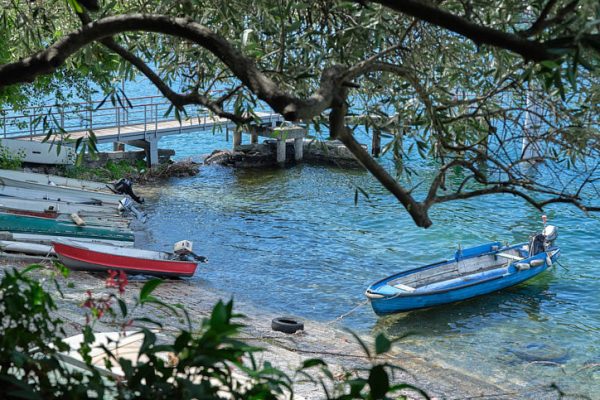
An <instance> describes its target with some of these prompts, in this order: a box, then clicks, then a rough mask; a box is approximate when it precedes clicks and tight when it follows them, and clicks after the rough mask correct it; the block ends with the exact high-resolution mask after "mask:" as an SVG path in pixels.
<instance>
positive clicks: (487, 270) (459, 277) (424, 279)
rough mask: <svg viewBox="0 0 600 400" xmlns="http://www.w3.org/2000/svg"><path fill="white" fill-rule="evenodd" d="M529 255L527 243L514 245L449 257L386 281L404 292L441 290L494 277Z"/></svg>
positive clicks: (505, 271)
mask: <svg viewBox="0 0 600 400" xmlns="http://www.w3.org/2000/svg"><path fill="white" fill-rule="evenodd" d="M526 256H527V246H524V247H511V248H508V249H504V250H502V251H500V252H498V253H494V254H483V255H480V256H475V257H470V258H466V259H460V260H458V261H452V260H451V261H448V263H447V264H444V265H441V266H438V267H434V268H428V269H424V270H420V271H415V272H414V273H412V274H408V275H404V276H401V277H398V278H396V279H393V280H390V281H389V282H387V285H388V286H392V287H394V288H396V289H400V290H401V291H403V292H407V293H410V292H414V291H429V290H442V289H445V288H450V287H454V286H460V285H462V284H465V283H468V282H469V281H477V280H482V279H486V278H493V277H497V276H501V275H504V274H506V273H508V268H509V266H510V265H511V264H512V263H515V262H519V261H521V260H523V259H525V257H526Z"/></svg>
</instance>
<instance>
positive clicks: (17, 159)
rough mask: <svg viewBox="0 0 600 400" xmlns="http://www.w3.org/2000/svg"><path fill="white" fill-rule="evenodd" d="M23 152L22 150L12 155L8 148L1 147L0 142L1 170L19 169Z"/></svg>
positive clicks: (23, 155)
mask: <svg viewBox="0 0 600 400" xmlns="http://www.w3.org/2000/svg"><path fill="white" fill-rule="evenodd" d="M24 158H25V152H24V151H23V150H20V151H18V152H17V153H13V152H12V151H11V150H10V149H9V148H7V147H6V146H3V145H2V141H1V140H0V168H1V169H19V168H21V165H22V164H23V159H24Z"/></svg>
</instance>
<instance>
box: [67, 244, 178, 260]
mask: <svg viewBox="0 0 600 400" xmlns="http://www.w3.org/2000/svg"><path fill="white" fill-rule="evenodd" d="M57 242H63V243H64V244H66V245H69V246H74V247H78V248H81V249H86V250H90V251H97V252H100V253H106V254H111V255H115V256H124V257H134V258H145V259H150V260H171V258H170V253H165V252H161V251H153V250H144V249H133V248H131V247H121V246H111V245H105V244H99V243H82V242H77V243H74V242H72V241H68V240H64V241H57Z"/></svg>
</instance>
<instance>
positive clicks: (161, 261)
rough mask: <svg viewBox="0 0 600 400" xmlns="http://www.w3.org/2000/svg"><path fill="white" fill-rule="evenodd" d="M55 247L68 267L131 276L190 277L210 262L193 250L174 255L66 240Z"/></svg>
mask: <svg viewBox="0 0 600 400" xmlns="http://www.w3.org/2000/svg"><path fill="white" fill-rule="evenodd" d="M188 243H189V242H188ZM53 246H54V251H55V253H56V255H57V256H58V258H59V260H60V261H61V262H62V263H63V264H64V265H65V266H66V267H68V268H71V269H78V270H86V271H107V270H120V271H124V272H127V273H131V274H147V275H159V276H173V277H190V276H192V275H194V273H195V272H196V268H197V266H198V262H199V261H200V262H202V261H205V260H206V259H205V258H204V257H198V256H196V255H194V254H193V253H191V248H190V250H189V251H181V250H179V251H178V253H179V254H174V253H166V252H162V251H152V250H142V249H131V248H122V247H118V246H109V245H102V244H96V243H81V242H77V241H65V240H59V241H55V242H53Z"/></svg>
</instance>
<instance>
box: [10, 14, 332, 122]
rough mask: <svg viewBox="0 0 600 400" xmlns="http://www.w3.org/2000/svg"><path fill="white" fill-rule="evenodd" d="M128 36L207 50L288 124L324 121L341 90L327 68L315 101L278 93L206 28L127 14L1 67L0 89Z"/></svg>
mask: <svg viewBox="0 0 600 400" xmlns="http://www.w3.org/2000/svg"><path fill="white" fill-rule="evenodd" d="M129 31H144V32H154V33H163V34H167V35H172V36H177V37H181V38H184V39H187V40H190V41H191V42H193V43H196V44H198V45H200V46H202V47H204V48H205V49H207V50H208V51H210V52H211V53H213V54H214V55H215V56H216V57H218V58H219V59H220V60H221V61H222V62H223V63H224V64H225V65H227V67H228V68H229V69H230V70H231V71H232V72H233V74H234V75H235V76H236V77H237V78H238V79H239V80H240V81H241V82H242V83H243V84H244V85H245V86H246V87H248V88H249V89H250V90H251V91H252V92H253V93H254V94H255V95H256V96H257V97H258V98H259V99H261V100H263V101H265V102H266V103H268V104H269V105H270V106H271V107H272V108H273V109H274V110H275V111H277V112H279V113H280V114H282V115H283V116H284V118H286V119H287V120H291V121H295V120H299V119H310V118H312V117H314V116H316V115H319V114H320V113H321V112H322V111H324V110H325V109H327V108H328V107H329V105H330V102H331V99H332V93H333V92H334V90H335V88H336V87H337V86H339V84H340V82H339V76H340V73H341V71H342V70H343V67H341V66H333V67H330V68H327V69H325V70H324V71H323V75H322V78H321V85H320V87H319V88H318V89H317V91H316V92H315V93H314V94H313V95H311V96H310V97H308V98H306V99H301V98H298V97H295V96H294V95H292V94H290V93H287V92H284V91H282V90H281V89H279V87H278V86H277V84H275V82H273V81H272V80H271V79H269V78H268V77H267V76H266V75H265V74H263V73H262V72H260V71H259V70H258V69H257V67H256V65H255V64H254V62H253V60H251V59H250V58H248V57H246V56H244V55H243V54H242V53H241V52H240V51H239V50H237V49H235V48H234V47H233V46H232V45H231V44H230V43H229V42H228V41H227V40H225V39H224V38H223V37H221V36H219V35H217V34H216V33H214V32H212V31H211V30H210V29H208V28H207V27H205V26H203V25H200V24H198V23H195V22H193V21H191V20H189V19H185V18H171V17H167V16H163V15H151V14H128V15H120V16H114V17H107V18H103V19H100V20H97V21H94V22H92V23H89V24H87V25H85V26H84V27H82V28H81V29H80V30H78V31H75V32H73V33H71V34H69V35H67V36H65V37H64V38H62V39H61V40H59V41H57V42H56V43H54V44H53V45H51V46H50V47H48V48H47V49H45V50H42V51H40V52H38V53H37V54H35V55H33V56H30V57H28V58H25V59H23V60H19V61H17V62H13V63H9V64H5V65H2V66H0V87H2V86H7V85H11V84H15V83H25V82H31V81H33V79H35V78H36V77H38V76H40V75H44V74H50V73H52V72H54V71H55V70H56V69H57V68H58V67H60V66H61V65H62V64H63V63H64V62H65V60H66V59H67V58H69V57H70V56H72V55H73V54H74V53H76V52H77V51H79V50H80V49H81V48H83V47H84V46H86V45H88V44H90V43H92V42H94V41H100V40H102V39H106V38H109V37H111V36H114V35H117V34H120V33H124V32H129ZM196 100H199V99H196Z"/></svg>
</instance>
